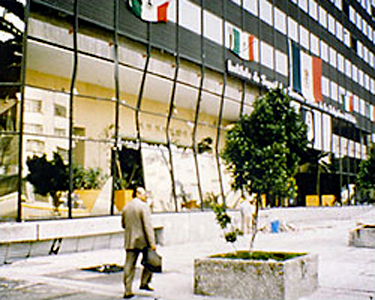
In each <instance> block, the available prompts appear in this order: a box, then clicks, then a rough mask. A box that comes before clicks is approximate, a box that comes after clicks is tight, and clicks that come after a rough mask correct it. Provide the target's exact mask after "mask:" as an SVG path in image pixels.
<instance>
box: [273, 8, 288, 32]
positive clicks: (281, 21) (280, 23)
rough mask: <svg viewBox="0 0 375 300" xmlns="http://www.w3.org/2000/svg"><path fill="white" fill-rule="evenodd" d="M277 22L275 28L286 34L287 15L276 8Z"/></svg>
mask: <svg viewBox="0 0 375 300" xmlns="http://www.w3.org/2000/svg"><path fill="white" fill-rule="evenodd" d="M275 22H276V23H275V28H276V29H277V30H279V31H280V32H281V33H283V34H286V14H285V13H284V12H282V11H281V10H280V9H278V8H277V7H275Z"/></svg>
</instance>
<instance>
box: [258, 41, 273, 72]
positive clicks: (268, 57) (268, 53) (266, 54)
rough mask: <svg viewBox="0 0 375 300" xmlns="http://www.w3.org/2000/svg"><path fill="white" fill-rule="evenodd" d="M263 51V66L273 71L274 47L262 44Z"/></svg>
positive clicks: (261, 49)
mask: <svg viewBox="0 0 375 300" xmlns="http://www.w3.org/2000/svg"><path fill="white" fill-rule="evenodd" d="M260 51H261V56H260V57H261V64H262V65H264V66H266V67H268V68H270V69H271V70H273V68H274V56H273V47H272V46H270V45H268V44H267V43H265V42H260Z"/></svg>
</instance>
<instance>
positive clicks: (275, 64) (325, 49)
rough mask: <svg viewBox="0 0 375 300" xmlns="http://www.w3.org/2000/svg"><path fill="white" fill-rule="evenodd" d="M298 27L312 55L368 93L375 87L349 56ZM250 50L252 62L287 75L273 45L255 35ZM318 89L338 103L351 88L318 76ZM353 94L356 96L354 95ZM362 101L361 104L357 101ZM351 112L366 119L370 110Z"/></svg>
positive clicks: (285, 62) (282, 57) (280, 54)
mask: <svg viewBox="0 0 375 300" xmlns="http://www.w3.org/2000/svg"><path fill="white" fill-rule="evenodd" d="M296 26H297V24H296ZM226 27H227V31H228V32H231V31H232V30H233V28H235V26H234V25H232V24H229V23H227V26H226ZM301 29H302V30H301ZM300 30H301V36H302V37H303V36H306V40H308V36H309V35H310V42H309V43H307V44H306V43H305V44H303V46H304V47H305V48H307V49H310V51H311V53H312V54H314V55H316V56H318V57H321V58H322V59H323V60H324V61H325V62H326V63H328V64H330V65H331V66H332V67H333V68H335V69H337V70H338V71H339V72H340V73H342V75H343V76H346V77H348V78H351V79H352V80H353V81H354V82H356V83H358V84H359V85H360V86H362V87H363V88H365V89H366V90H367V91H369V92H370V93H371V92H372V91H374V90H375V80H374V79H373V78H371V77H370V76H369V75H368V74H366V73H365V72H363V71H362V70H361V69H359V68H358V67H357V66H356V65H355V64H353V63H352V62H351V61H350V60H349V59H347V58H345V57H344V56H343V55H342V54H340V53H338V52H337V51H336V50H335V49H334V48H332V47H330V46H328V45H327V44H326V43H325V42H324V41H323V40H319V38H318V37H317V36H315V35H313V34H311V33H309V32H308V31H307V30H306V29H304V28H301V27H300ZM236 31H238V32H239V33H240V35H243V34H244V33H243V32H241V31H240V29H238V28H236ZM304 32H305V33H304ZM245 34H246V33H245ZM302 40H305V39H302ZM226 46H227V47H228V48H229V49H232V46H231V44H230V39H229V38H228V39H227V41H226ZM253 51H254V53H253V59H254V61H256V62H260V63H261V64H262V65H264V66H266V67H268V68H269V69H272V70H275V71H276V72H278V73H280V74H282V75H284V76H288V57H287V55H285V54H284V53H283V52H281V51H279V50H275V49H274V47H272V46H271V45H269V44H267V43H265V42H263V41H260V45H259V40H258V39H257V38H255V37H254V38H253ZM274 51H275V55H274ZM259 53H261V55H259ZM322 92H323V95H325V96H327V97H329V98H331V99H332V100H333V101H336V102H339V103H340V102H341V95H347V94H352V93H353V92H352V91H350V90H349V89H347V87H346V88H344V87H338V84H337V83H335V82H334V81H330V80H329V79H328V78H325V77H323V78H322ZM355 97H356V98H358V97H357V96H355ZM356 102H358V103H359V105H358V107H365V105H364V103H365V101H364V100H362V99H359V98H358V101H356ZM362 102H363V104H361V103H362ZM356 107H357V106H356ZM355 111H356V112H358V113H359V114H361V115H362V116H364V117H367V118H369V116H370V113H369V112H368V111H366V109H359V108H358V110H355ZM371 119H372V118H371Z"/></svg>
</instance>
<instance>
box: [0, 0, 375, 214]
mask: <svg viewBox="0 0 375 300" xmlns="http://www.w3.org/2000/svg"><path fill="white" fill-rule="evenodd" d="M374 16H375V1H374V0H363V1H359V0H358V1H357V0H351V1H348V0H335V1H320V0H293V1H287V0H278V1H275V0H273V1H269V0H215V1H208V0H168V1H167V0H148V1H145V0H143V1H141V0H111V1H101V0H90V1H88V0H69V1H58V0H31V1H13V2H12V1H0V18H1V27H0V34H1V35H0V38H1V39H0V42H1V51H2V52H3V53H6V54H7V56H9V57H13V58H14V61H10V62H9V63H8V64H5V63H4V65H1V67H2V68H3V70H8V71H9V70H12V72H8V71H4V72H1V73H0V75H1V77H0V87H1V89H2V92H1V93H0V96H1V102H2V103H1V120H2V131H1V140H2V142H1V147H2V149H1V150H2V156H1V157H2V161H1V164H2V165H1V171H2V174H1V178H2V180H1V183H0V187H1V195H0V199H1V200H0V216H1V218H2V219H4V220H5V219H9V218H10V219H13V218H16V219H18V220H21V219H25V220H28V219H39V218H50V217H54V218H56V217H61V218H65V217H68V218H71V217H76V216H94V215H107V214H116V213H117V212H118V211H119V210H121V207H122V205H123V202H124V200H119V198H116V194H117V193H115V191H117V190H121V189H126V188H129V187H130V186H132V185H134V184H137V183H143V184H145V186H146V188H147V189H148V190H150V192H151V194H152V199H153V203H152V205H153V209H154V211H160V212H164V211H181V210H184V209H192V208H193V209H199V208H201V209H203V208H204V207H205V203H206V200H208V199H209V198H210V197H211V198H212V197H219V198H221V199H225V201H226V202H227V204H228V205H229V206H232V207H235V205H236V202H237V200H238V195H236V194H235V193H233V192H232V191H231V190H230V177H229V175H228V173H227V172H226V170H225V166H224V165H223V164H222V162H221V161H220V150H221V148H222V146H223V145H224V143H225V130H226V128H228V126H230V125H231V124H232V123H233V122H235V121H236V120H237V119H238V118H239V117H240V116H241V115H242V114H248V113H251V111H252V103H253V102H254V100H255V99H256V98H257V97H258V96H259V95H261V94H262V93H264V92H265V91H266V90H267V89H270V88H275V87H280V88H283V89H285V91H287V92H288V94H289V95H290V96H291V97H292V98H293V100H294V101H293V105H294V106H295V108H296V109H297V110H298V111H299V112H300V114H301V117H302V118H304V120H305V122H306V124H307V125H308V137H309V139H310V140H311V147H312V148H313V149H314V150H315V151H316V152H317V153H328V154H329V155H325V156H324V158H323V159H322V160H323V161H324V163H326V164H327V165H329V172H328V171H326V172H323V173H322V174H320V173H321V172H320V171H317V168H315V169H314V168H310V169H307V170H300V171H301V172H300V173H299V175H298V177H297V183H298V186H299V191H300V193H299V197H298V199H297V200H296V201H295V202H293V203H289V204H290V205H306V199H307V197H308V195H315V194H317V193H318V194H321V195H333V197H334V199H336V200H337V201H338V202H343V200H345V201H346V200H348V199H341V194H342V193H341V191H342V190H346V191H347V192H348V194H350V191H352V189H353V184H354V178H355V175H356V172H357V169H358V164H359V162H360V160H361V159H364V158H366V153H367V149H368V147H369V145H370V143H371V142H372V139H373V131H374V129H373V122H374V121H375V107H374V105H375V99H374V91H375V71H374V67H375V50H374V43H375V26H374ZM15 62H16V64H15ZM16 65H17V67H15V66H16ZM9 74H12V76H13V77H12V76H10V75H9ZM19 137H21V138H19ZM54 152H58V153H59V154H60V155H61V156H62V157H63V158H64V159H65V161H66V162H67V163H68V164H70V165H81V166H82V167H83V168H85V169H88V168H91V169H92V168H95V169H98V168H100V170H102V174H101V175H102V177H103V180H102V184H101V185H100V192H99V195H98V196H96V198H95V200H93V202H87V201H88V200H82V201H78V200H81V199H78V198H79V197H80V196H79V195H80V194H79V193H76V192H74V191H73V188H72V187H73V186H71V188H70V190H71V192H69V191H67V192H65V193H64V195H63V197H62V199H63V203H62V205H61V206H60V211H59V214H58V215H57V216H56V213H55V212H53V211H54V210H53V207H51V204H50V202H51V201H50V199H48V198H43V197H40V196H38V195H35V194H34V193H33V189H32V187H31V186H30V185H29V184H28V183H26V181H25V180H24V178H25V176H26V175H27V174H28V170H27V168H26V160H27V158H28V157H33V156H34V155H37V156H40V155H43V154H46V155H47V157H52V154H53V153H54ZM317 173H319V174H320V176H317ZM317 178H320V180H317ZM318 186H319V187H318ZM348 198H349V197H348ZM77 199H78V200H77ZM284 204H285V203H284ZM321 204H322V203H321Z"/></svg>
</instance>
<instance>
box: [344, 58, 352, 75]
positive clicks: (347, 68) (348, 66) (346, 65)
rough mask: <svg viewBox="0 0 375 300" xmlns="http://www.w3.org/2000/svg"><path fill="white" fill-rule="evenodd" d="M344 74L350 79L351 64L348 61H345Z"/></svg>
mask: <svg viewBox="0 0 375 300" xmlns="http://www.w3.org/2000/svg"><path fill="white" fill-rule="evenodd" d="M345 74H346V76H348V77H349V78H352V63H351V61H350V60H349V59H345Z"/></svg>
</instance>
